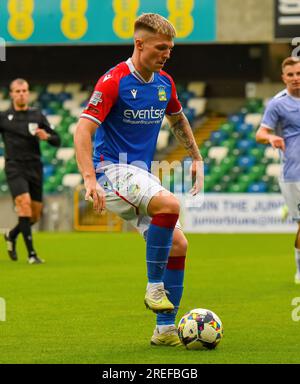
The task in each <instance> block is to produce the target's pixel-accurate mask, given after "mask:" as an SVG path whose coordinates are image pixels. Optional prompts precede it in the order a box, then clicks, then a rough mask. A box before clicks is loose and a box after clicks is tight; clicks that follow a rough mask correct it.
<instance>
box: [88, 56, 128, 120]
mask: <svg viewBox="0 0 300 384" xmlns="http://www.w3.org/2000/svg"><path fill="white" fill-rule="evenodd" d="M129 74H130V69H129V68H128V65H127V64H126V63H125V62H122V63H120V64H118V65H117V66H116V67H114V68H112V69H111V70H110V71H108V72H107V73H105V74H104V75H103V76H101V77H100V79H99V80H98V82H97V84H96V86H95V89H94V92H93V94H92V96H91V98H90V100H89V103H88V105H87V107H86V108H85V110H84V111H83V114H85V115H90V116H92V117H94V118H96V119H97V120H100V121H104V120H105V118H106V116H107V115H108V114H109V112H110V110H111V108H112V107H113V106H114V104H115V103H116V102H117V99H118V96H119V83H120V80H121V79H122V78H123V77H125V76H128V75H129Z"/></svg>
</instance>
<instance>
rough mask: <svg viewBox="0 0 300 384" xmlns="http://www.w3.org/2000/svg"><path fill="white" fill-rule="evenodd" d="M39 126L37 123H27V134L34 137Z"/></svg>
mask: <svg viewBox="0 0 300 384" xmlns="http://www.w3.org/2000/svg"><path fill="white" fill-rule="evenodd" d="M38 127H39V125H38V124H37V123H29V124H28V131H29V133H30V134H31V135H32V136H34V135H35V134H36V130H37V129H38Z"/></svg>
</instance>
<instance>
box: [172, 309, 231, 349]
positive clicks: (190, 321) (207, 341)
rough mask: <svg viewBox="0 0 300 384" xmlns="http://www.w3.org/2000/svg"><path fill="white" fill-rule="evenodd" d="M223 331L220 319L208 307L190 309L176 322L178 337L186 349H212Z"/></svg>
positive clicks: (219, 339)
mask: <svg viewBox="0 0 300 384" xmlns="http://www.w3.org/2000/svg"><path fill="white" fill-rule="evenodd" d="M223 332H224V331H223V325H222V322H221V320H220V319H219V317H218V316H217V315H216V314H215V313H214V312H212V311H210V310H209V309H203V308H196V309H192V310H191V311H189V312H188V313H186V314H185V315H184V316H183V317H182V319H181V320H180V322H179V324H178V335H179V338H180V340H181V342H182V344H183V345H185V347H186V348H187V349H214V348H216V346H217V345H218V344H219V343H220V341H221V339H222V337H223Z"/></svg>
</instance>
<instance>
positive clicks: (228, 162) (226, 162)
mask: <svg viewBox="0 0 300 384" xmlns="http://www.w3.org/2000/svg"><path fill="white" fill-rule="evenodd" d="M235 164H236V157H235V156H228V157H225V158H224V159H223V161H222V164H221V166H222V168H223V169H224V170H225V171H226V172H227V171H230V170H231V169H232V168H233V167H234V166H235Z"/></svg>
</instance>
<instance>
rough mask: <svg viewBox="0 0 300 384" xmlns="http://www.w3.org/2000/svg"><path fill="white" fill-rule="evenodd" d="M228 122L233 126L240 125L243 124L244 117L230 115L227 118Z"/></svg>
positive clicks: (241, 115)
mask: <svg viewBox="0 0 300 384" xmlns="http://www.w3.org/2000/svg"><path fill="white" fill-rule="evenodd" d="M228 121H229V122H230V123H233V124H235V125H237V124H242V123H243V122H244V115H243V114H238V115H236V114H235V115H230V116H229V117H228Z"/></svg>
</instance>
